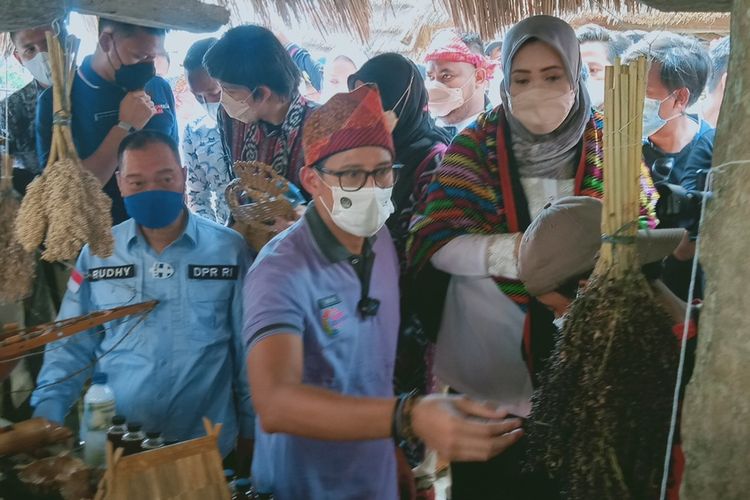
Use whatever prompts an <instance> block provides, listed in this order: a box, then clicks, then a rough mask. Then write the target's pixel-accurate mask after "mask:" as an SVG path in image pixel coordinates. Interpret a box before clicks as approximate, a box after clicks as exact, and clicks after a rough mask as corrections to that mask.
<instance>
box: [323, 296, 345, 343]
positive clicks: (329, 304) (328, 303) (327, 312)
mask: <svg viewBox="0 0 750 500" xmlns="http://www.w3.org/2000/svg"><path fill="white" fill-rule="evenodd" d="M339 304H341V298H340V297H339V296H338V295H329V296H328V297H323V298H322V299H318V307H319V308H320V326H322V327H323V331H324V332H325V333H326V335H327V336H329V337H335V336H337V335H338V334H339V333H341V327H342V326H343V323H344V321H345V320H346V318H347V316H346V314H345V313H344V311H342V310H341V309H340V308H338V307H336V306H337V305H339Z"/></svg>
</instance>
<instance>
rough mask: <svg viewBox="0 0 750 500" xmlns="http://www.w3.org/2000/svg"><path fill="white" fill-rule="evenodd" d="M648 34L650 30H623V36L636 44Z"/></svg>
mask: <svg viewBox="0 0 750 500" xmlns="http://www.w3.org/2000/svg"><path fill="white" fill-rule="evenodd" d="M646 34H648V32H647V31H643V30H628V31H623V32H622V36H624V37H625V38H627V39H628V40H630V43H631V44H636V43H638V42H640V41H641V40H643V37H644V36H646Z"/></svg>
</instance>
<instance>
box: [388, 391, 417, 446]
mask: <svg viewBox="0 0 750 500" xmlns="http://www.w3.org/2000/svg"><path fill="white" fill-rule="evenodd" d="M416 397H417V393H416V391H412V392H410V393H407V394H401V395H400V396H399V397H398V399H397V400H396V404H395V405H394V408H393V415H392V417H391V437H392V438H393V440H394V441H395V442H396V445H397V446H400V445H401V444H403V443H405V442H410V441H416V435H415V434H414V430H413V428H412V424H411V412H412V409H413V408H414V404H415V403H416Z"/></svg>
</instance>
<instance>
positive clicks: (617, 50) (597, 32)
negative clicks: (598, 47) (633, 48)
mask: <svg viewBox="0 0 750 500" xmlns="http://www.w3.org/2000/svg"><path fill="white" fill-rule="evenodd" d="M576 37H577V38H578V43H580V44H584V43H586V42H598V43H603V44H604V45H605V46H606V47H607V58H608V59H609V60H610V62H611V63H612V64H614V63H615V59H617V58H618V57H620V56H621V55H622V53H623V52H625V51H626V50H627V48H628V47H630V45H631V42H630V40H628V38H626V37H625V36H623V35H622V34H620V33H618V32H616V31H610V30H608V29H607V28H604V27H603V26H599V25H598V24H586V25H584V26H581V27H580V28H578V29H577V30H576Z"/></svg>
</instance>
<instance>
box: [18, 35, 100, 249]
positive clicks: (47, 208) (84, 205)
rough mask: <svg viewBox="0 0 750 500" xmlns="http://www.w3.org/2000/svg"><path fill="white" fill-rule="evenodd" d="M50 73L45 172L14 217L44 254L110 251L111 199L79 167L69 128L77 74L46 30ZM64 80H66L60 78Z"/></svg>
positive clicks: (22, 237) (23, 237) (21, 234)
mask: <svg viewBox="0 0 750 500" xmlns="http://www.w3.org/2000/svg"><path fill="white" fill-rule="evenodd" d="M47 43H48V46H49V51H50V65H51V68H52V79H53V87H52V89H53V106H54V110H55V122H54V125H53V132H52V147H51V150H50V156H49V160H48V162H47V166H46V168H45V169H44V173H43V174H42V175H41V176H40V177H39V178H37V179H36V180H35V181H34V182H32V183H31V184H30V185H29V188H28V191H27V195H26V197H25V198H24V200H23V204H22V205H21V210H20V212H19V215H18V218H17V220H16V231H17V234H18V239H19V241H20V242H21V244H22V245H23V247H24V248H25V249H26V250H27V251H33V250H34V249H36V248H38V247H39V246H40V245H41V244H42V243H44V251H43V253H42V258H43V259H44V260H47V261H50V262H54V261H61V260H70V259H75V258H76V257H77V256H78V253H79V252H80V250H81V247H83V245H85V244H86V243H88V244H89V245H90V247H91V251H92V252H93V253H94V254H95V255H98V256H99V257H108V256H110V255H112V250H113V248H114V239H113V237H112V231H111V227H112V216H111V214H110V208H111V205H112V201H111V200H110V198H109V197H108V196H107V195H106V193H104V191H103V190H102V186H101V184H100V183H99V181H98V180H97V178H96V177H95V176H94V175H93V174H92V173H91V172H89V171H88V170H86V169H85V168H83V166H82V164H81V160H80V158H78V154H77V152H76V149H75V145H74V143H73V137H72V135H71V131H70V114H69V110H70V98H69V92H70V88H71V87H72V81H73V76H74V74H75V72H74V70H73V68H72V65H69V64H66V63H65V61H66V57H65V54H63V52H62V48H61V47H60V43H59V41H58V40H57V38H56V37H54V36H52V35H51V34H50V33H47ZM63 82H65V85H64V84H63Z"/></svg>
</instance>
